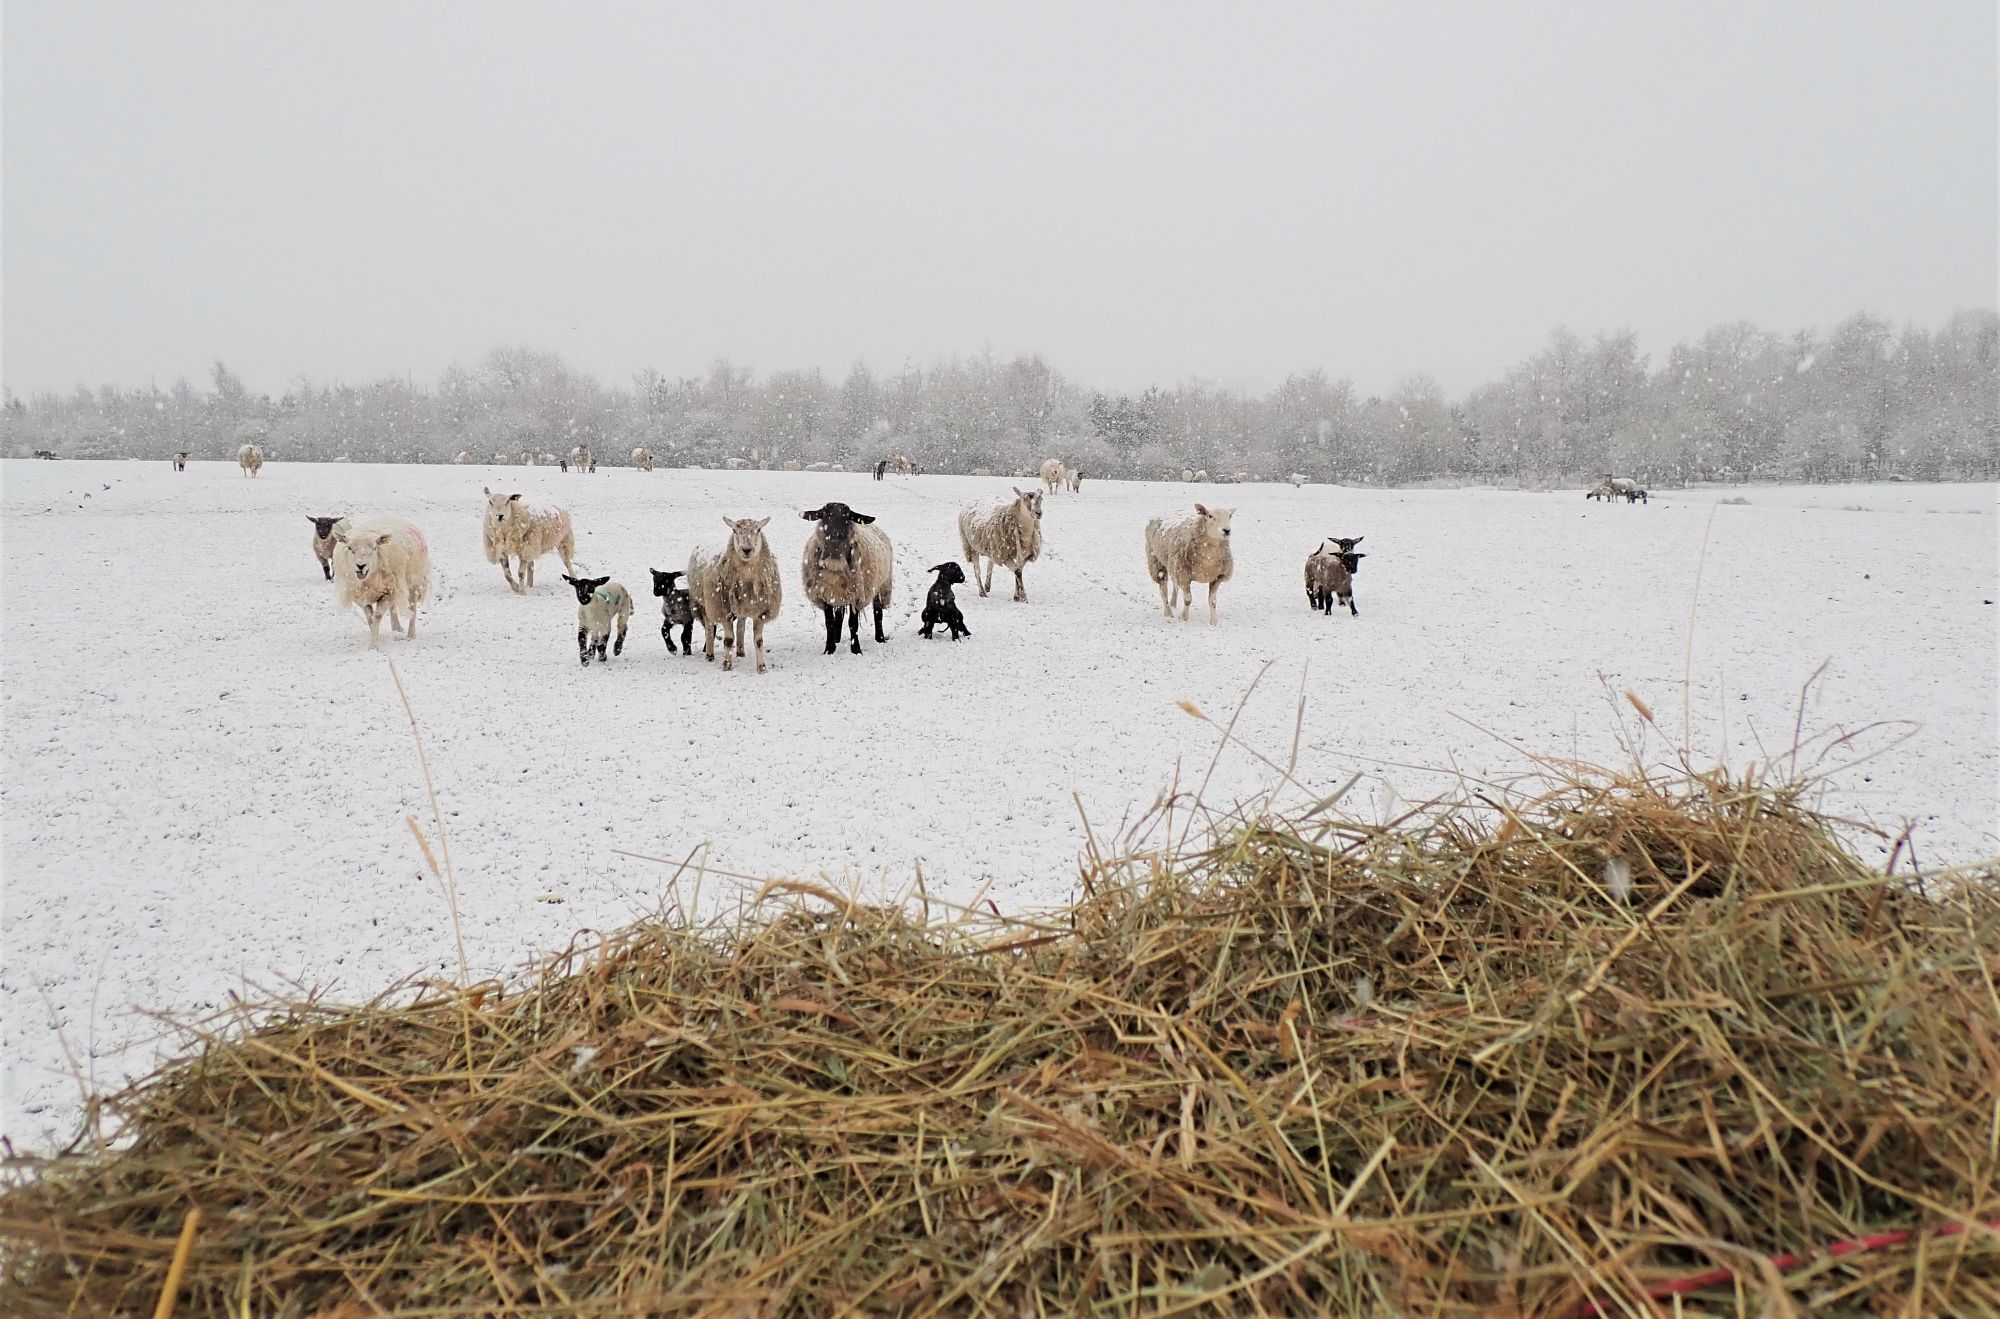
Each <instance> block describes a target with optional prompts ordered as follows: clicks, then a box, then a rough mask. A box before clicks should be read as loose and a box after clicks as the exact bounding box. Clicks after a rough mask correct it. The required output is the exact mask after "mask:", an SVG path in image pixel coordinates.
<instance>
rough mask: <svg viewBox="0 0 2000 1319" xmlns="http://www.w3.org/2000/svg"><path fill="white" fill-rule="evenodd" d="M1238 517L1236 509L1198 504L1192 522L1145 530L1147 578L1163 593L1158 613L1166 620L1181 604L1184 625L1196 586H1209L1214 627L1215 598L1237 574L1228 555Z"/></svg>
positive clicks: (1161, 521)
mask: <svg viewBox="0 0 2000 1319" xmlns="http://www.w3.org/2000/svg"><path fill="white" fill-rule="evenodd" d="M1234 516H1236V510H1235V509H1233V508H1217V509H1211V508H1209V507H1207V506H1206V505H1204V504H1196V505H1195V506H1194V516H1193V517H1179V518H1175V519H1173V520H1171V521H1169V520H1168V519H1167V518H1164V517H1157V518H1154V519H1153V520H1152V521H1150V522H1148V523H1147V524H1146V575H1147V576H1149V577H1151V578H1152V579H1153V584H1154V585H1155V586H1157V587H1159V588H1160V607H1161V608H1162V609H1163V610H1164V611H1165V612H1166V615H1167V617H1168V618H1172V617H1173V616H1174V601H1175V600H1179V601H1180V606H1181V621H1182V622H1183V623H1185V622H1186V621H1187V616H1188V606H1189V604H1191V603H1192V602H1193V600H1194V591H1193V589H1192V587H1193V583H1195V582H1207V583H1208V622H1209V626H1210V627H1213V626H1215V621H1216V614H1215V593H1216V591H1217V590H1218V589H1219V588H1220V587H1221V586H1222V584H1223V583H1224V582H1226V581H1228V580H1229V578H1230V575H1231V574H1232V573H1234V572H1235V571H1236V558H1235V556H1234V555H1233V554H1232V553H1231V552H1230V549H1229V520H1230V519H1231V518H1233V517H1234ZM1170 584H1171V586H1172V592H1171V594H1170V593H1169V591H1168V587H1169V585H1170Z"/></svg>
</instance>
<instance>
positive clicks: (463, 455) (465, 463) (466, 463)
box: [451, 449, 472, 467]
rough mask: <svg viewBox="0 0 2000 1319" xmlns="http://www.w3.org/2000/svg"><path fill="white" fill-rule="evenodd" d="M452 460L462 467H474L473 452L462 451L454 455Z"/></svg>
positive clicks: (468, 450)
mask: <svg viewBox="0 0 2000 1319" xmlns="http://www.w3.org/2000/svg"><path fill="white" fill-rule="evenodd" d="M451 460H452V461H453V462H455V463H457V464H458V465H459V466H460V467H470V466H471V465H472V450H470V449H460V450H459V451H458V452H457V453H455V454H453V455H452V458H451Z"/></svg>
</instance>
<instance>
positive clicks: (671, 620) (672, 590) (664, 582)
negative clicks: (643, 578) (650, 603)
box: [649, 568, 694, 655]
mask: <svg viewBox="0 0 2000 1319" xmlns="http://www.w3.org/2000/svg"><path fill="white" fill-rule="evenodd" d="M649 571H650V572H651V573H652V574H653V594H654V595H655V596H657V597H658V598H659V601H660V636H661V638H662V639H664V640H665V641H666V643H667V653H668V654H669V655H672V654H676V653H678V654H682V655H692V654H694V645H693V642H692V639H691V638H692V634H693V632H694V601H693V600H692V599H691V598H690V597H689V595H688V591H687V588H686V587H685V586H676V585H674V580H675V579H676V578H679V577H684V576H686V575H687V574H685V573H678V572H661V571H660V570H659V569H658V568H653V569H649ZM676 627H678V628H680V630H681V644H680V650H679V651H678V652H676V651H675V649H674V629H675V628H676Z"/></svg>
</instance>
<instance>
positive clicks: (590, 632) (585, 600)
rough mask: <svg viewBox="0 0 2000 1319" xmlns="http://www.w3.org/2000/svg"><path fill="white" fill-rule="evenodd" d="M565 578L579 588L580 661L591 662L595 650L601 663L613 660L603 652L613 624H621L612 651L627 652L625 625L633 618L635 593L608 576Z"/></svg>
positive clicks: (577, 624)
mask: <svg viewBox="0 0 2000 1319" xmlns="http://www.w3.org/2000/svg"><path fill="white" fill-rule="evenodd" d="M563 580H564V581H566V582H568V583H569V584H570V588H571V589H572V590H574V591H575V592H576V653H577V657H578V659H579V660H580V662H582V663H584V664H588V663H590V657H591V655H592V654H593V653H594V654H595V655H596V656H597V662H598V663H599V664H609V663H610V662H611V661H610V660H609V659H608V658H607V657H606V656H605V654H604V646H605V643H606V642H608V641H610V639H611V624H612V623H613V622H614V621H615V622H616V623H617V624H618V640H617V643H616V644H614V645H613V646H612V647H611V653H612V654H613V655H623V654H624V653H625V625H626V624H627V623H629V622H630V621H631V619H632V593H631V592H630V591H628V590H626V589H625V588H624V587H623V586H621V585H619V584H618V583H617V582H614V581H612V580H611V579H610V578H609V577H572V576H570V575H569V574H568V573H564V574H563Z"/></svg>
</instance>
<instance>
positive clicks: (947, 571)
mask: <svg viewBox="0 0 2000 1319" xmlns="http://www.w3.org/2000/svg"><path fill="white" fill-rule="evenodd" d="M931 571H932V572H934V573H936V574H937V575H938V578H937V581H936V582H935V583H933V584H934V585H937V586H957V585H958V584H959V583H960V582H963V581H964V580H965V569H963V568H961V567H959V566H958V560H957V559H952V560H950V561H949V562H946V563H940V564H939V565H937V567H935V568H932V569H931Z"/></svg>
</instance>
